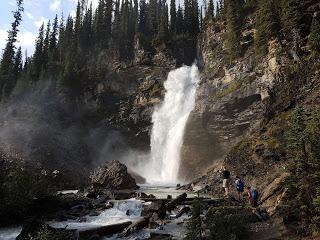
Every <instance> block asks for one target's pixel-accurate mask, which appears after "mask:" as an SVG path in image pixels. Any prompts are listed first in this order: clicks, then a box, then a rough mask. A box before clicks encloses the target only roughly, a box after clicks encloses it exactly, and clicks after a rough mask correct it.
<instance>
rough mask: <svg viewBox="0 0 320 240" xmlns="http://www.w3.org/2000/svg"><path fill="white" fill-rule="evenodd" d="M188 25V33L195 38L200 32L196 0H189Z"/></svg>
mask: <svg viewBox="0 0 320 240" xmlns="http://www.w3.org/2000/svg"><path fill="white" fill-rule="evenodd" d="M189 8H190V23H191V25H190V27H189V29H190V30H189V33H190V35H191V36H192V37H193V38H194V39H196V38H197V36H198V33H199V32H200V29H199V25H200V23H199V4H198V0H191V1H190V7H189Z"/></svg>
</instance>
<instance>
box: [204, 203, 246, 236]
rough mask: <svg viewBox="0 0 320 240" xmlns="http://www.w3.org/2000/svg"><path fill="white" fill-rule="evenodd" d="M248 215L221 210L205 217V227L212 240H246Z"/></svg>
mask: <svg viewBox="0 0 320 240" xmlns="http://www.w3.org/2000/svg"><path fill="white" fill-rule="evenodd" d="M248 221H249V218H248V215H247V214H246V213H244V212H242V211H236V212H230V211H229V209H228V208H221V209H220V210H218V211H215V212H213V211H212V212H209V214H208V215H207V227H208V228H209V231H210V239H212V240H242V239H247V237H248V231H247V228H246V223H248Z"/></svg>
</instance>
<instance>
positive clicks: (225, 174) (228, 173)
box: [222, 170, 230, 179]
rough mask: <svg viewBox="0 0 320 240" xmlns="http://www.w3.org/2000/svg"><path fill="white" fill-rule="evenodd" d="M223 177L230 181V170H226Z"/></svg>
mask: <svg viewBox="0 0 320 240" xmlns="http://www.w3.org/2000/svg"><path fill="white" fill-rule="evenodd" d="M222 177H223V178H224V179H228V178H229V177H230V172H229V171H228V170H224V171H223V172H222Z"/></svg>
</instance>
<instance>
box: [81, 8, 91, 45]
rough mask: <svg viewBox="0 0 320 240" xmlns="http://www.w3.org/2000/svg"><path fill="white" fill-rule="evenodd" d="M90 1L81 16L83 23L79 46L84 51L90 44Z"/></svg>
mask: <svg viewBox="0 0 320 240" xmlns="http://www.w3.org/2000/svg"><path fill="white" fill-rule="evenodd" d="M92 34H93V32H92V3H91V4H90V7H89V9H87V10H86V12H85V14H84V18H83V25H82V28H81V31H80V47H81V49H82V50H84V51H88V50H89V49H90V46H92V42H93V39H92Z"/></svg>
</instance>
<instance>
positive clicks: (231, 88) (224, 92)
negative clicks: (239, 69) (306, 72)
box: [212, 76, 256, 99]
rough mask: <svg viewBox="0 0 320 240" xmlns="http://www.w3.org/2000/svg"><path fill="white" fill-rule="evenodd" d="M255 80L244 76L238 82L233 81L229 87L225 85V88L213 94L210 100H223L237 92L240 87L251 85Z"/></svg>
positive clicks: (252, 77) (253, 77)
mask: <svg viewBox="0 0 320 240" xmlns="http://www.w3.org/2000/svg"><path fill="white" fill-rule="evenodd" d="M255 79H256V77H255V76H246V77H244V78H242V79H240V80H238V81H236V80H235V81H233V82H231V83H230V84H229V85H227V86H226V87H224V88H222V89H220V90H218V91H216V92H215V94H214V95H213V96H212V98H213V99H220V98H223V97H225V96H227V95H229V94H231V93H233V92H235V91H237V90H238V89H240V88H241V87H242V86H245V85H248V84H251V83H252V82H253V81H254V80H255Z"/></svg>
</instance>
